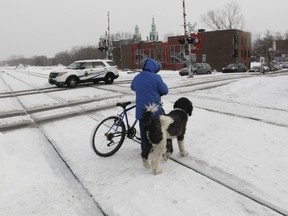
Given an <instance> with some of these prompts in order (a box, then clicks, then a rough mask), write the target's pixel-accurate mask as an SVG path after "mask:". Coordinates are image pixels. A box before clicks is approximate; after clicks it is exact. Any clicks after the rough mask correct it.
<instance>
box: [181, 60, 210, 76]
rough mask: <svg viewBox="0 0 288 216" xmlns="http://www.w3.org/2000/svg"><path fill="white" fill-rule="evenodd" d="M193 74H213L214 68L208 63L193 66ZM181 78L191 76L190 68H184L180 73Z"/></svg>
mask: <svg viewBox="0 0 288 216" xmlns="http://www.w3.org/2000/svg"><path fill="white" fill-rule="evenodd" d="M191 70H192V72H193V74H211V73H212V68H211V66H210V65H209V64H208V63H196V64H193V65H192V68H191ZM179 75H180V76H187V75H189V67H185V68H182V69H181V70H180V71H179Z"/></svg>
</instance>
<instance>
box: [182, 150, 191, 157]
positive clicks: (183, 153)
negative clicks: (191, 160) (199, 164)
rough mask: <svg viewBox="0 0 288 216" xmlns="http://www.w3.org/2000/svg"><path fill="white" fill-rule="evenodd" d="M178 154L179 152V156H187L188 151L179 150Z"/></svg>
mask: <svg viewBox="0 0 288 216" xmlns="http://www.w3.org/2000/svg"><path fill="white" fill-rule="evenodd" d="M180 154H181V157H187V156H188V154H189V153H188V152H187V151H183V152H180Z"/></svg>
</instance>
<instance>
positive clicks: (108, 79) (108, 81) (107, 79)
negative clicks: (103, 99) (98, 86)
mask: <svg viewBox="0 0 288 216" xmlns="http://www.w3.org/2000/svg"><path fill="white" fill-rule="evenodd" d="M113 81H114V75H113V74H111V73H110V74H107V75H106V76H105V83H106V84H112V83H113Z"/></svg>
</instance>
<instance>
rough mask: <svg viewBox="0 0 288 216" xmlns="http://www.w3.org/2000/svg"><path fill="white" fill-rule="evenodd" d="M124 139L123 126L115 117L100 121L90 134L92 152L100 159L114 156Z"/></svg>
mask: <svg viewBox="0 0 288 216" xmlns="http://www.w3.org/2000/svg"><path fill="white" fill-rule="evenodd" d="M124 139H125V125H124V123H123V121H122V120H121V119H120V118H119V117H117V116H111V117H108V118H106V119H104V120H103V121H101V122H100V123H99V124H98V126H97V127H96V128H95V130H94V131H93V133H92V137H91V145H92V148H93V150H94V152H95V153H96V154H97V155H99V156H101V157H109V156H111V155H113V154H115V153H116V152H117V151H118V150H119V149H120V147H121V146H122V144H123V141H124Z"/></svg>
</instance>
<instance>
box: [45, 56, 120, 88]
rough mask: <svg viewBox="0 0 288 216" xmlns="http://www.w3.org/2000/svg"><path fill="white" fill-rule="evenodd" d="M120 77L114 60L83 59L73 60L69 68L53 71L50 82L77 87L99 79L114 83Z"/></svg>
mask: <svg viewBox="0 0 288 216" xmlns="http://www.w3.org/2000/svg"><path fill="white" fill-rule="evenodd" d="M118 77H119V73H118V67H117V65H116V64H115V63H114V61H112V60H102V59H96V60H82V61H75V62H73V63H72V64H70V65H69V66H68V67H67V68H64V69H60V70H58V71H53V72H51V73H50V75H49V83H50V84H55V85H56V86H58V87H61V86H64V85H67V86H68V87H76V86H77V85H78V84H79V83H85V82H94V83H97V82H99V81H104V82H105V83H106V84H112V83H113V82H114V79H117V78H118Z"/></svg>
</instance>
